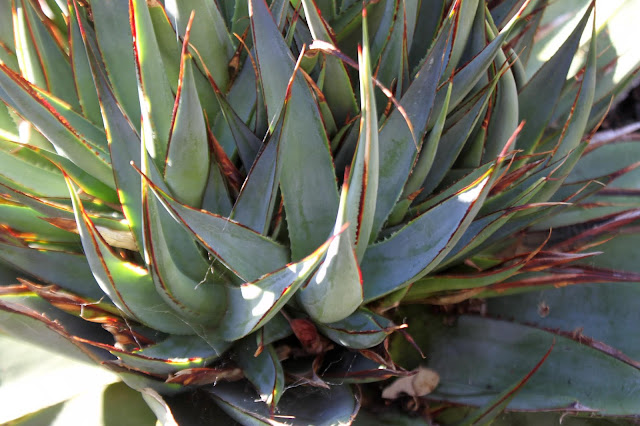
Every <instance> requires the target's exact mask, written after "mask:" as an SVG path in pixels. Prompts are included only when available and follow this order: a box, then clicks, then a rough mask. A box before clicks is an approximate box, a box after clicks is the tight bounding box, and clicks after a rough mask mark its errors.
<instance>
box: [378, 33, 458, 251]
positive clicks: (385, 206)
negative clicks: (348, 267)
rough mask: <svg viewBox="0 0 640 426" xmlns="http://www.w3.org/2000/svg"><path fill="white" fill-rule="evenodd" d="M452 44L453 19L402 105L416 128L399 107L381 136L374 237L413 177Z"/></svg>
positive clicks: (408, 90)
mask: <svg viewBox="0 0 640 426" xmlns="http://www.w3.org/2000/svg"><path fill="white" fill-rule="evenodd" d="M450 43H451V22H450V21H447V23H445V25H443V27H442V29H441V30H440V33H439V35H438V38H437V39H436V41H435V42H434V46H433V48H432V49H431V51H430V52H429V56H428V57H427V58H426V60H425V61H424V64H423V65H422V67H421V69H420V71H419V72H418V74H417V76H416V79H415V80H414V81H413V83H412V84H411V86H409V88H408V89H407V92H406V94H405V95H404V96H403V97H402V99H401V101H400V104H401V105H402V107H403V108H404V109H405V111H406V114H407V116H408V117H409V120H410V122H411V124H412V126H413V129H414V131H413V132H412V131H411V129H410V128H409V127H408V124H407V122H406V121H405V118H404V117H403V116H402V114H401V113H400V111H399V110H397V109H395V110H394V111H393V112H392V113H391V116H390V117H389V118H388V119H387V120H386V121H385V122H384V124H383V125H382V128H381V129H380V135H379V150H380V152H379V158H380V171H379V177H378V196H377V199H376V212H375V216H374V220H373V228H372V232H371V235H372V238H375V237H377V235H378V233H379V232H380V230H381V229H382V226H383V225H384V223H385V221H386V220H387V217H388V216H389V214H390V213H391V211H392V210H393V208H394V206H395V204H396V202H397V200H398V198H400V196H401V194H402V187H403V186H404V184H405V183H406V181H407V178H408V177H409V173H410V171H411V168H412V166H413V164H414V162H415V158H416V156H417V154H418V152H417V150H416V146H415V145H414V143H413V141H414V136H415V140H416V141H421V140H422V138H423V137H424V134H425V133H426V131H427V122H428V120H429V116H430V114H431V109H432V107H433V102H434V99H435V95H436V89H437V84H438V80H439V79H440V75H441V73H442V67H443V64H444V62H445V61H446V60H447V58H446V57H445V56H446V55H443V54H442V52H443V51H446V50H447V46H450Z"/></svg>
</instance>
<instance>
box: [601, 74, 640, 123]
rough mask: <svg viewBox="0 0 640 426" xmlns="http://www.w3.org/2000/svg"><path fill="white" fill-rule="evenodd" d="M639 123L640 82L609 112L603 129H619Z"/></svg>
mask: <svg viewBox="0 0 640 426" xmlns="http://www.w3.org/2000/svg"><path fill="white" fill-rule="evenodd" d="M638 121H640V82H638V83H637V85H636V86H635V87H634V88H633V89H631V90H630V91H629V93H628V94H627V96H626V97H625V98H624V99H623V100H622V101H621V102H620V103H618V104H617V105H616V106H615V107H614V108H613V109H612V110H611V111H610V112H609V115H608V116H607V118H606V119H605V120H604V122H603V123H602V127H601V129H602V130H608V129H617V128H620V127H623V126H625V125H627V124H630V123H635V122H638Z"/></svg>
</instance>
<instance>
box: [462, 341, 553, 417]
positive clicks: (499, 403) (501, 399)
mask: <svg viewBox="0 0 640 426" xmlns="http://www.w3.org/2000/svg"><path fill="white" fill-rule="evenodd" d="M553 346H554V344H553V343H552V344H551V347H550V348H549V350H548V351H547V353H546V354H545V355H544V356H543V357H542V359H541V360H540V361H538V363H537V364H536V365H535V366H534V367H533V369H532V370H531V371H530V372H528V373H527V374H526V375H525V376H524V377H523V378H522V379H520V380H519V381H517V382H516V383H515V384H513V385H512V386H510V387H509V388H507V389H506V390H504V391H503V392H502V393H501V394H500V395H498V396H497V397H496V398H495V399H494V400H492V401H490V402H489V403H488V404H486V405H485V406H484V407H480V408H479V409H478V410H476V411H475V412H473V413H471V415H470V416H469V417H467V418H466V419H464V421H463V422H462V423H461V426H469V425H477V424H485V423H493V420H495V419H496V417H498V416H499V415H500V414H501V413H502V412H503V411H504V410H505V408H507V405H509V402H511V400H512V399H513V397H514V396H515V395H516V394H517V392H518V391H519V390H520V389H521V388H522V387H523V386H524V385H525V384H526V383H527V382H528V381H529V379H531V376H533V375H534V374H535V373H536V372H537V371H538V370H539V369H540V367H541V366H542V364H543V363H544V362H545V361H546V360H547V358H548V357H549V354H551V351H552V350H553Z"/></svg>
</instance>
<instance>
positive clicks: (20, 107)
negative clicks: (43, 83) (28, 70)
mask: <svg viewBox="0 0 640 426" xmlns="http://www.w3.org/2000/svg"><path fill="white" fill-rule="evenodd" d="M0 88H1V89H3V90H4V91H5V92H6V93H7V94H8V95H9V96H10V100H7V101H8V102H9V103H10V105H11V106H13V107H15V108H16V110H17V111H18V112H20V113H21V115H23V116H24V117H25V118H26V119H27V120H29V121H30V122H31V123H32V124H33V125H34V126H36V127H37V128H38V130H39V131H40V132H41V133H42V134H43V135H44V136H45V137H46V138H47V139H48V140H49V141H50V142H51V143H52V144H53V145H55V146H56V149H57V151H58V153H60V154H61V155H64V156H65V157H67V158H69V159H70V160H71V161H73V162H74V163H75V164H76V165H77V166H79V167H80V168H82V169H85V170H91V171H92V172H93V174H94V176H95V177H96V178H97V179H99V180H100V181H101V182H103V183H104V184H106V185H107V186H109V187H111V188H115V184H114V181H113V172H112V170H111V166H110V164H109V159H108V156H107V154H106V153H105V152H104V151H103V150H102V148H101V147H99V146H96V145H94V144H93V143H91V142H90V141H89V140H88V139H86V138H85V137H84V136H83V135H81V134H80V133H78V132H77V130H76V129H74V128H73V127H71V126H70V124H69V122H68V121H67V120H66V119H64V118H63V117H62V115H61V113H60V112H59V111H57V110H56V108H55V107H54V105H52V103H50V102H48V101H47V100H45V98H44V97H43V96H39V95H38V93H37V91H36V89H35V88H34V87H33V86H31V85H30V83H29V82H28V81H26V80H24V79H23V78H22V77H20V76H19V75H17V74H16V73H14V72H13V71H12V70H11V69H9V68H8V67H7V66H6V65H5V64H0ZM78 117H79V116H78Z"/></svg>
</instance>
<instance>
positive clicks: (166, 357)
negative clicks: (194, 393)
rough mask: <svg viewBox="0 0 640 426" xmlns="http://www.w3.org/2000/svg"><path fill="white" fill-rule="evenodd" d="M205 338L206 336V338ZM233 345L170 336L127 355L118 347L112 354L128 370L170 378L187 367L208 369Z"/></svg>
mask: <svg viewBox="0 0 640 426" xmlns="http://www.w3.org/2000/svg"><path fill="white" fill-rule="evenodd" d="M205 337H206V336H205ZM230 346H231V344H230V343H227V342H223V341H221V340H219V339H218V340H217V341H215V340H214V339H211V338H208V337H207V338H206V339H205V338H203V337H200V336H175V335H174V336H169V337H167V338H166V339H164V340H163V341H161V342H160V343H156V344H154V345H151V346H147V347H145V348H144V349H141V350H135V351H133V352H128V351H125V350H121V349H118V348H115V347H112V348H111V349H110V352H111V353H112V354H113V355H115V356H117V357H118V358H119V359H120V363H121V364H122V365H123V366H124V367H127V368H131V369H134V370H138V371H143V372H145V373H148V374H155V375H167V374H172V373H175V372H177V371H180V370H184V369H187V368H200V367H206V366H207V365H209V364H210V363H212V362H213V361H215V360H216V359H218V358H219V357H220V356H221V355H222V354H223V353H224V352H225V351H226V350H227V349H228V348H229V347H230Z"/></svg>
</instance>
